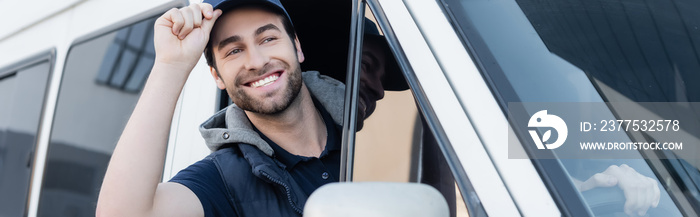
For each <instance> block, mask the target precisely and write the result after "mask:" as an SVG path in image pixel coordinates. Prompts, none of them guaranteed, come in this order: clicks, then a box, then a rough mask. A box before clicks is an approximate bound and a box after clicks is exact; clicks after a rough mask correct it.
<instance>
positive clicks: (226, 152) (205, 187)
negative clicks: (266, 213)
mask: <svg viewBox="0 0 700 217" xmlns="http://www.w3.org/2000/svg"><path fill="white" fill-rule="evenodd" d="M220 159H227V160H234V161H235V159H240V155H238V154H237V153H236V151H235V149H234V148H224V149H220V150H218V151H216V152H214V153H212V154H210V155H209V156H207V157H206V158H204V159H202V160H200V161H198V162H196V163H194V164H192V165H190V166H188V167H187V168H185V169H183V170H181V171H180V172H178V173H177V174H176V175H175V176H174V177H173V178H172V179H170V181H169V182H174V183H179V184H181V185H183V186H185V187H187V188H188V189H190V190H191V191H192V193H194V194H195V195H196V196H197V198H198V199H199V201H200V203H201V204H202V208H203V210H204V213H205V215H204V216H235V215H236V211H235V210H234V206H232V204H231V201H230V195H229V193H228V189H227V186H226V184H225V181H224V177H222V174H221V171H220V169H219V166H218V164H219V163H218V162H217V161H218V160H220ZM240 163H242V162H240ZM240 163H234V164H240Z"/></svg>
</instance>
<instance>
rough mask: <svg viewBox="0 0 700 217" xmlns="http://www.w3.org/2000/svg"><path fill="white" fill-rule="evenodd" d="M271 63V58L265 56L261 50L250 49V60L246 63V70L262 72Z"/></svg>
mask: <svg viewBox="0 0 700 217" xmlns="http://www.w3.org/2000/svg"><path fill="white" fill-rule="evenodd" d="M269 61H270V58H269V57H268V56H267V55H265V54H264V53H263V52H262V51H261V50H260V49H257V48H254V47H253V48H250V49H248V59H247V61H246V62H245V69H246V70H248V71H256V70H260V69H262V68H263V66H265V64H267V62H269Z"/></svg>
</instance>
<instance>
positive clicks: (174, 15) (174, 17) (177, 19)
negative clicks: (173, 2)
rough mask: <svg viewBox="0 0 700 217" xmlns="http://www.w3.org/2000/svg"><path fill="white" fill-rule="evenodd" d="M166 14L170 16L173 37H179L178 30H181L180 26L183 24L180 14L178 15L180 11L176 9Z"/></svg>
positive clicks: (183, 20)
mask: <svg viewBox="0 0 700 217" xmlns="http://www.w3.org/2000/svg"><path fill="white" fill-rule="evenodd" d="M168 13H169V15H170V21H172V22H173V28H172V30H173V35H179V34H180V30H182V26H183V25H184V24H185V19H184V18H183V17H182V13H180V10H178V9H175V8H173V9H170V11H168ZM166 19H167V18H166Z"/></svg>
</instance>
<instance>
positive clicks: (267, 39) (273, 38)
mask: <svg viewBox="0 0 700 217" xmlns="http://www.w3.org/2000/svg"><path fill="white" fill-rule="evenodd" d="M274 40H277V38H275V37H268V38H265V39H263V41H262V43H261V44H264V43H267V42H271V41H274Z"/></svg>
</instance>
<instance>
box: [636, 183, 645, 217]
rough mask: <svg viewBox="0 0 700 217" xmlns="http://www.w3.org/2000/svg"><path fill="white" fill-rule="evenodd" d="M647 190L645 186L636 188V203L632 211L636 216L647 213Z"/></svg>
mask: <svg viewBox="0 0 700 217" xmlns="http://www.w3.org/2000/svg"><path fill="white" fill-rule="evenodd" d="M646 190H647V189H646V188H645V186H644V185H641V184H638V185H637V186H636V187H635V190H634V191H635V192H636V195H635V202H634V205H632V210H633V211H634V213H635V214H639V213H640V212H642V211H645V210H646V209H645V208H644V206H645V204H644V203H645V202H646V199H647V198H646V195H645V194H646Z"/></svg>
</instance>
